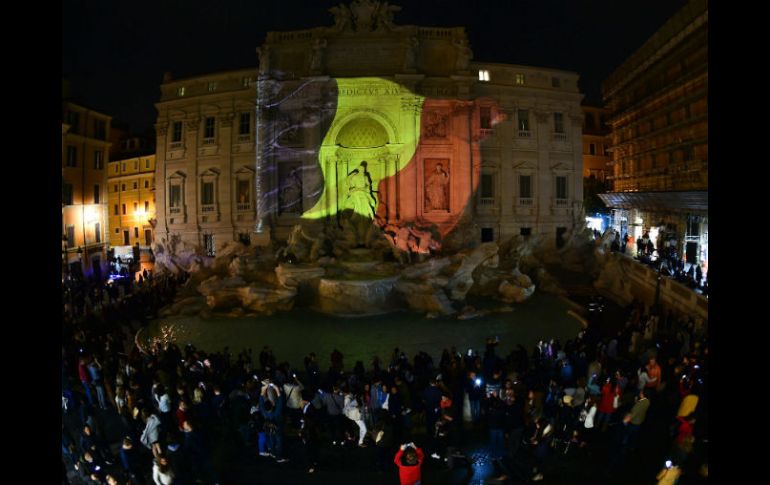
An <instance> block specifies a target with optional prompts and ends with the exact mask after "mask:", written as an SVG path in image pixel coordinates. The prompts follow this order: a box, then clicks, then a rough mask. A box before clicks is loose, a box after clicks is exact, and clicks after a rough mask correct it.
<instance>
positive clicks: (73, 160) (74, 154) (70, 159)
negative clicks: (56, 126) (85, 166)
mask: <svg viewBox="0 0 770 485" xmlns="http://www.w3.org/2000/svg"><path fill="white" fill-rule="evenodd" d="M67 166H68V167H77V166H78V149H77V148H75V147H73V146H67Z"/></svg>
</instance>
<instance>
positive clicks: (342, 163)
mask: <svg viewBox="0 0 770 485" xmlns="http://www.w3.org/2000/svg"><path fill="white" fill-rule="evenodd" d="M397 9H398V8H397V7H392V6H388V4H387V3H380V2H371V1H368V0H358V1H354V2H353V3H351V4H350V6H344V5H341V6H338V7H334V8H333V9H331V11H332V13H333V15H334V18H335V25H334V26H333V27H318V28H314V29H309V30H303V31H293V32H270V33H269V34H268V35H267V38H266V41H265V42H264V43H263V44H262V45H261V46H260V47H259V48H258V49H257V52H258V54H259V58H260V63H259V68H258V69H252V70H241V71H233V72H228V73H219V74H212V75H207V76H200V77H196V78H193V79H184V80H171V79H167V80H166V82H164V83H163V85H162V86H161V92H162V95H161V100H160V102H159V103H157V105H156V106H157V109H158V112H159V115H158V122H157V125H156V129H157V135H158V140H157V160H158V164H157V169H156V179H157V191H156V195H157V197H156V200H157V207H158V226H157V237H159V238H162V239H167V240H170V239H171V238H181V239H182V240H185V241H187V242H189V243H193V244H196V245H199V246H200V247H201V249H202V250H204V251H205V252H208V253H210V254H214V253H215V252H216V249H217V248H218V247H220V246H221V244H223V243H224V242H227V241H230V240H243V241H249V242H252V243H257V244H264V243H266V242H268V241H269V240H270V238H271V237H272V238H277V239H279V240H280V239H284V240H285V238H286V236H287V235H288V234H289V232H290V230H291V228H292V227H293V226H294V225H295V224H297V223H300V222H301V223H303V224H308V225H315V226H317V227H319V228H321V227H323V226H324V225H328V224H334V225H336V226H338V227H346V226H345V224H347V223H348V222H347V221H348V219H349V218H350V217H352V218H350V219H349V220H350V221H351V222H350V223H351V225H352V226H353V227H354V226H355V214H359V215H361V216H365V215H366V214H367V213H369V214H370V215H376V218H377V221H378V222H379V223H380V225H381V226H383V227H385V226H387V225H395V226H403V225H405V224H407V225H410V226H416V227H422V228H425V227H434V228H435V230H436V231H438V232H439V233H440V234H441V235H442V236H448V235H450V234H451V233H453V232H454V231H455V230H456V229H458V228H459V227H460V226H461V225H462V227H463V230H467V229H468V228H470V230H471V231H473V238H474V239H476V241H486V240H490V241H492V240H494V241H499V240H502V239H507V238H509V237H511V236H514V235H519V234H532V235H542V236H543V238H542V240H543V241H545V242H546V243H550V244H552V245H555V244H556V241H557V239H559V238H560V237H561V235H563V234H564V233H566V232H567V231H570V230H572V229H573V228H574V227H575V225H576V224H577V225H580V224H582V221H583V209H582V199H583V193H582V191H583V188H582V187H583V185H582V183H583V181H582V172H583V167H582V166H583V160H582V148H581V147H582V131H581V127H582V122H583V115H582V111H581V107H580V102H581V99H582V95H581V94H580V93H579V91H578V86H577V81H578V76H577V74H575V73H572V72H566V71H559V70H553V69H545V68H535V67H527V66H518V65H507V64H495V63H480V62H471V60H472V58H473V52H472V51H471V49H470V46H469V44H468V40H467V37H466V35H465V31H464V29H463V28H461V27H453V28H435V27H418V26H411V25H404V26H400V25H395V24H394V23H393V19H392V16H393V13H394V12H395V11H397ZM362 162H364V163H362ZM362 194H363V195H362ZM367 194H368V195H367ZM367 207H370V208H371V211H370V209H368V208H367ZM350 214H353V216H350Z"/></svg>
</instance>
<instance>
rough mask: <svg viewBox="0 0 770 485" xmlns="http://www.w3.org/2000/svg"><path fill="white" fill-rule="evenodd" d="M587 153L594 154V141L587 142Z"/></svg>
mask: <svg viewBox="0 0 770 485" xmlns="http://www.w3.org/2000/svg"><path fill="white" fill-rule="evenodd" d="M588 153H589V154H591V155H596V144H595V143H589V144H588Z"/></svg>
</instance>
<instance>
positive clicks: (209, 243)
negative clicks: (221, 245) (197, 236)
mask: <svg viewBox="0 0 770 485" xmlns="http://www.w3.org/2000/svg"><path fill="white" fill-rule="evenodd" d="M203 247H204V248H206V256H211V257H214V256H216V251H215V246H214V235H213V234H204V235H203Z"/></svg>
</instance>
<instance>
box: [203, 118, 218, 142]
mask: <svg viewBox="0 0 770 485" xmlns="http://www.w3.org/2000/svg"><path fill="white" fill-rule="evenodd" d="M215 122H216V120H215V118H214V117H213V116H209V117H207V118H206V120H205V121H204V128H203V138H204V143H206V142H205V139H210V140H212V141H213V139H214V123H215Z"/></svg>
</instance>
